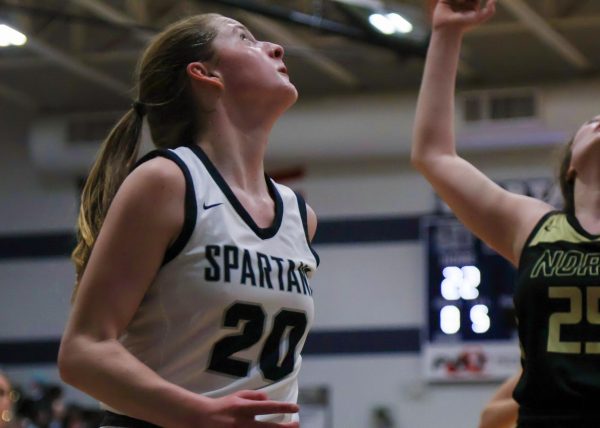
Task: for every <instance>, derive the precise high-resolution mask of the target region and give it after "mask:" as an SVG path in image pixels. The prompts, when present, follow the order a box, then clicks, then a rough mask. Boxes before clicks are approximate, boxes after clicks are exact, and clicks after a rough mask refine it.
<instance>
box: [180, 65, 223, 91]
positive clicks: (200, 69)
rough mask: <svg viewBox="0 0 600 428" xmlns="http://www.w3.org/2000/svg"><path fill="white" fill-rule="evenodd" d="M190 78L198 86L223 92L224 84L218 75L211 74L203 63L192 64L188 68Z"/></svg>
mask: <svg viewBox="0 0 600 428" xmlns="http://www.w3.org/2000/svg"><path fill="white" fill-rule="evenodd" d="M185 71H186V73H187V75H188V77H189V78H190V79H191V80H192V82H195V83H197V84H200V85H202V86H205V85H206V86H208V87H210V88H213V89H218V90H223V82H222V80H221V78H220V76H219V75H218V73H214V72H211V71H210V69H209V68H208V66H207V65H206V64H205V63H203V62H199V61H196V62H191V63H189V64H188V65H187V67H186V70H185Z"/></svg>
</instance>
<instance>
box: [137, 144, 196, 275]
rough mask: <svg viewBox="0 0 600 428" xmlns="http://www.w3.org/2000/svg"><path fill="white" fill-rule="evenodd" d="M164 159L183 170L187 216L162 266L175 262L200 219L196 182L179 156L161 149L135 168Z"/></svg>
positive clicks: (149, 155)
mask: <svg viewBox="0 0 600 428" xmlns="http://www.w3.org/2000/svg"><path fill="white" fill-rule="evenodd" d="M158 156H160V157H163V158H166V159H169V160H172V161H173V162H175V164H176V165H177V166H178V167H179V169H181V172H182V173H183V176H184V177H185V202H184V204H185V205H184V207H185V216H184V220H183V226H182V228H181V232H180V233H179V236H178V237H177V239H175V242H173V244H172V245H171V246H170V247H169V248H167V251H166V252H165V257H164V259H163V262H162V265H163V266H164V265H166V264H167V263H169V262H170V261H171V260H173V259H174V258H175V257H177V255H178V254H179V253H180V252H181V250H183V247H185V245H186V244H187V243H188V241H189V240H190V237H191V236H192V232H193V231H194V227H196V218H197V217H198V208H197V206H196V192H195V190H194V182H193V181H192V175H191V174H190V170H189V169H188V167H187V165H186V164H185V162H183V161H182V160H181V158H180V157H179V156H177V154H175V153H174V152H172V151H170V150H167V149H161V150H153V151H151V152H150V153H148V154H146V155H145V156H143V157H142V158H141V159H140V160H139V161H137V163H136V164H135V168H137V167H138V166H140V165H141V164H143V163H144V162H147V161H149V160H150V159H154V158H155V157H158Z"/></svg>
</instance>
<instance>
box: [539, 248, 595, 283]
mask: <svg viewBox="0 0 600 428" xmlns="http://www.w3.org/2000/svg"><path fill="white" fill-rule="evenodd" d="M599 273H600V253H584V252H582V251H577V250H569V251H564V250H544V252H543V254H542V255H541V256H540V257H539V258H538V259H537V261H536V262H535V265H534V266H533V269H532V270H531V274H530V276H531V278H537V277H538V276H540V275H541V276H542V277H552V276H597V275H598V274H599Z"/></svg>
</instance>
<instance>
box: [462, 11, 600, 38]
mask: <svg viewBox="0 0 600 428" xmlns="http://www.w3.org/2000/svg"><path fill="white" fill-rule="evenodd" d="M547 22H548V23H549V24H550V25H551V26H552V27H553V28H555V29H557V30H563V31H568V30H583V29H588V28H589V29H592V28H598V27H600V15H585V16H573V17H568V18H566V17H565V18H552V19H548V20H547ZM526 31H530V30H529V28H528V27H527V26H525V25H524V24H523V23H522V22H520V21H513V22H502V23H497V24H494V23H486V25H480V26H479V27H476V28H473V29H472V30H471V31H469V32H468V33H466V35H467V37H475V36H496V35H504V34H512V33H520V32H526Z"/></svg>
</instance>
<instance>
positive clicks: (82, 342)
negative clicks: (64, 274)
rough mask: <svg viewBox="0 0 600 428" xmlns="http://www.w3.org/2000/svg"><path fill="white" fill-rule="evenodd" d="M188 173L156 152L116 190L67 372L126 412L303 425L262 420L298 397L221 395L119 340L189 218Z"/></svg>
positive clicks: (76, 322) (71, 329)
mask: <svg viewBox="0 0 600 428" xmlns="http://www.w3.org/2000/svg"><path fill="white" fill-rule="evenodd" d="M184 195H185V179H184V176H183V174H182V173H181V171H180V170H179V168H178V167H177V166H176V164H175V163H173V162H171V161H170V160H167V159H164V158H155V159H152V160H150V161H148V162H146V163H144V164H142V165H141V166H140V167H138V168H137V169H136V170H135V171H133V172H132V173H131V174H130V175H129V177H128V178H127V179H126V180H125V181H124V182H123V184H122V185H121V188H120V189H119V191H118V192H117V195H116V196H115V198H114V200H113V202H112V204H111V207H110V209H109V211H108V213H107V216H106V219H105V221H104V224H103V226H102V229H101V231H100V234H99V236H98V238H97V240H96V243H95V245H94V249H93V251H92V254H91V256H90V259H89V261H88V264H87V267H86V269H85V272H84V274H83V276H82V278H81V282H80V286H79V290H78V294H77V296H76V298H75V300H74V303H73V309H72V313H71V315H70V318H69V321H68V323H67V327H66V330H65V333H64V335H63V338H62V341H61V346H60V351H59V358H58V365H59V369H60V373H61V376H62V378H63V379H64V380H65V381H66V382H67V383H70V384H72V385H73V386H75V387H77V388H79V389H81V390H82V391H84V392H86V393H88V394H90V395H91V396H93V397H95V398H97V399H98V400H100V401H102V402H104V403H106V404H107V405H109V406H111V407H112V408H114V409H116V410H117V411H119V412H123V413H124V414H127V415H128V416H131V417H134V418H139V419H143V420H146V421H148V422H151V423H154V424H156V425H159V426H163V427H198V426H202V427H211V428H217V427H218V428H225V427H228V428H229V427H234V426H247V427H287V428H291V427H297V426H298V425H297V423H292V424H266V423H262V422H256V421H255V420H254V416H255V415H258V414H272V413H295V412H297V410H298V407H297V406H296V405H295V404H290V403H279V402H273V401H268V400H267V397H266V395H265V394H263V393H259V392H256V391H241V392H238V393H236V394H232V395H229V396H226V397H223V398H220V399H210V398H206V397H203V396H201V395H198V394H194V393H192V392H190V391H187V390H185V389H183V388H181V387H178V386H176V385H174V384H172V383H170V382H167V381H166V380H164V379H162V378H161V377H160V376H158V374H157V373H155V372H154V371H153V370H151V369H150V368H149V367H147V366H146V365H144V364H143V363H142V362H141V361H139V360H138V359H136V358H135V357H134V356H133V355H132V354H131V353H129V352H128V351H127V350H126V349H125V348H124V347H123V346H122V345H121V343H120V342H119V341H118V338H119V336H120V335H121V333H122V332H123V331H124V329H125V328H126V326H127V325H128V324H129V322H130V321H131V319H132V318H133V315H134V314H135V312H136V310H137V308H138V306H139V304H140V302H141V300H142V298H143V296H144V294H145V293H146V290H147V288H148V286H149V285H150V284H151V282H152V280H153V278H154V277H155V275H156V273H157V271H158V269H159V268H160V266H161V263H162V260H163V257H164V254H165V251H166V249H167V248H168V247H169V245H170V244H171V243H172V242H173V241H174V240H175V239H176V237H177V236H178V235H179V233H180V231H181V228H182V225H183V221H184Z"/></svg>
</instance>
